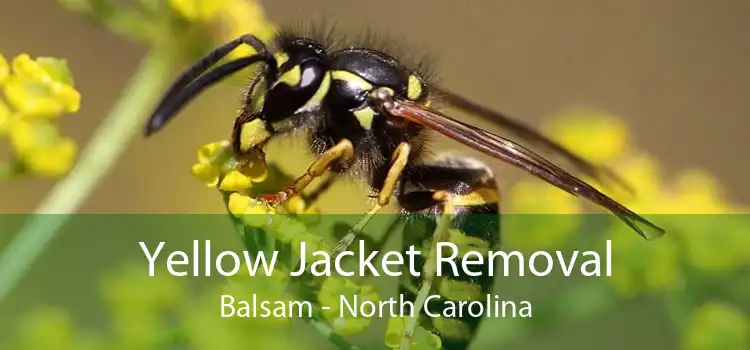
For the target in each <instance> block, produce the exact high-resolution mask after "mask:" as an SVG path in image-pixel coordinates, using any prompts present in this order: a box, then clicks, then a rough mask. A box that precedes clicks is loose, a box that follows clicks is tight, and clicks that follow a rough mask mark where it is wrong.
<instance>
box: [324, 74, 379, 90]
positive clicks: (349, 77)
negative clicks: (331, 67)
mask: <svg viewBox="0 0 750 350" xmlns="http://www.w3.org/2000/svg"><path fill="white" fill-rule="evenodd" d="M331 76H332V77H333V79H335V80H343V81H346V82H350V83H354V84H357V85H359V87H360V88H361V89H362V90H372V84H370V83H369V82H368V81H367V80H365V79H364V78H362V77H360V76H359V75H356V74H354V73H352V72H349V71H345V70H335V71H332V72H331Z"/></svg>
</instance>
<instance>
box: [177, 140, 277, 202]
mask: <svg viewBox="0 0 750 350" xmlns="http://www.w3.org/2000/svg"><path fill="white" fill-rule="evenodd" d="M190 173H191V174H192V175H193V176H195V177H196V178H198V179H199V180H200V181H201V182H203V183H205V184H206V186H208V187H217V185H218V188H219V189H221V190H223V191H230V192H231V191H244V190H247V189H249V188H251V187H252V184H253V183H257V182H262V181H264V180H265V179H266V177H267V176H268V168H267V166H266V163H265V159H264V157H263V153H262V152H261V151H257V152H253V153H249V154H248V155H246V156H244V157H243V159H242V160H239V161H238V160H237V159H235V158H234V156H233V154H232V150H231V147H230V143H229V142H227V141H222V142H212V143H208V144H205V145H203V146H201V147H200V148H199V149H198V162H197V163H195V164H193V166H192V167H191V168H190ZM219 179H222V180H221V183H219Z"/></svg>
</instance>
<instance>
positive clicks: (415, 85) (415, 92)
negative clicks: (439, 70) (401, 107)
mask: <svg viewBox="0 0 750 350" xmlns="http://www.w3.org/2000/svg"><path fill="white" fill-rule="evenodd" d="M420 96H422V82H421V81H419V78H417V76H415V75H410V76H409V83H408V84H407V85H406V97H408V98H409V99H410V100H416V99H418V98H419V97H420Z"/></svg>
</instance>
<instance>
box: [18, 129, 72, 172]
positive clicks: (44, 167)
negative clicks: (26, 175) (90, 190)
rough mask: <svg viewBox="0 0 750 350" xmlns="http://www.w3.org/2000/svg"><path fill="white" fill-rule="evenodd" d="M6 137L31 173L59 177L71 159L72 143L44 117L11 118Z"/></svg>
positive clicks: (68, 166)
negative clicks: (34, 118) (7, 136)
mask: <svg viewBox="0 0 750 350" xmlns="http://www.w3.org/2000/svg"><path fill="white" fill-rule="evenodd" d="M9 138H10V143H11V147H12V148H13V150H14V152H15V153H16V155H17V157H18V158H19V159H20V160H21V161H22V162H23V164H24V167H25V168H26V170H28V171H30V172H31V173H33V174H35V175H38V176H43V177H57V176H62V175H65V174H67V172H68V171H69V170H70V169H71V168H72V166H73V163H74V162H75V159H76V154H77V146H76V144H75V142H74V141H73V140H72V139H70V138H67V137H63V136H61V135H60V134H59V130H58V129H57V127H56V126H55V125H53V124H52V123H51V122H50V121H48V120H44V119H37V120H29V119H19V120H13V122H12V123H11V125H10V130H9Z"/></svg>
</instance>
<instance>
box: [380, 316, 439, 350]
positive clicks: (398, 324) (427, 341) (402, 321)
mask: <svg viewBox="0 0 750 350" xmlns="http://www.w3.org/2000/svg"><path fill="white" fill-rule="evenodd" d="M407 322H408V318H406V317H391V318H389V319H388V325H387V327H386V330H385V346H387V347H388V348H389V349H400V348H401V339H402V336H403V334H404V330H405V329H406V324H407ZM441 348H442V340H441V339H440V337H439V336H437V335H436V334H434V333H432V332H430V331H428V330H426V329H424V327H422V326H417V328H416V329H415V330H414V335H413V336H412V342H411V349H414V350H438V349H441Z"/></svg>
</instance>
